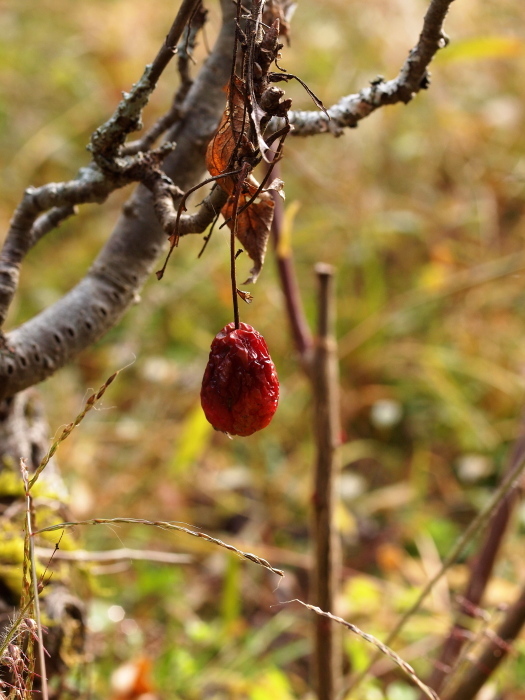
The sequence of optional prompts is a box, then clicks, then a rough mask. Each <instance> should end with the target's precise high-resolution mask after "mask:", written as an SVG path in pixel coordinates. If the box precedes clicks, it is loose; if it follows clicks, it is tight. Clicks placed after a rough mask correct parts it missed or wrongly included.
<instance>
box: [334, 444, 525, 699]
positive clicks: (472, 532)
mask: <svg viewBox="0 0 525 700" xmlns="http://www.w3.org/2000/svg"><path fill="white" fill-rule="evenodd" d="M524 472H525V458H522V459H521V460H520V461H519V462H517V463H516V464H515V465H514V468H513V469H511V470H509V472H508V473H507V474H506V476H505V478H504V479H503V481H502V482H501V484H500V485H499V486H498V488H497V489H496V491H495V492H494V494H493V496H492V498H491V499H490V500H489V501H488V502H487V503H486V505H485V507H484V508H482V510H480V512H479V513H478V515H477V516H476V517H475V518H474V520H472V521H471V523H470V525H469V526H468V527H467V529H466V530H465V532H464V533H463V534H462V535H461V537H460V538H459V539H458V540H457V542H456V544H455V545H454V547H453V548H452V549H451V551H450V552H449V553H448V555H447V556H446V557H445V559H444V560H443V564H442V566H441V568H440V569H439V571H437V572H436V574H435V575H434V576H433V577H432V578H431V579H429V581H427V583H426V585H425V586H424V587H423V589H422V591H421V592H420V594H419V596H418V597H417V599H416V601H415V602H414V603H413V604H412V605H411V606H410V608H409V609H408V610H407V611H406V612H405V613H404V615H403V616H402V617H401V619H400V620H399V621H398V623H397V625H396V626H395V627H394V629H393V630H392V632H391V633H390V634H389V635H388V637H387V639H386V641H385V644H392V642H393V641H394V639H396V638H397V636H398V634H399V633H400V632H401V630H402V629H403V628H404V627H405V625H406V623H407V622H408V621H409V620H410V618H411V617H412V616H413V615H414V614H415V613H416V612H417V611H418V610H419V608H420V607H421V605H422V603H423V601H424V600H425V598H426V597H427V596H428V594H429V593H430V592H431V591H432V589H433V588H434V586H435V585H436V583H437V582H438V581H439V580H440V579H441V578H442V577H443V576H444V575H445V574H446V572H447V571H448V569H449V568H450V567H451V566H452V564H454V563H455V562H456V561H457V559H458V557H459V556H460V555H461V554H462V552H463V551H464V550H465V549H466V547H467V546H468V545H469V544H470V543H471V542H472V540H473V539H474V538H475V537H476V536H478V535H480V534H481V533H482V532H483V531H484V530H485V528H486V527H487V525H488V524H489V522H490V520H491V518H492V517H493V515H494V514H495V513H496V511H497V510H498V508H499V507H500V505H501V503H502V502H503V501H504V500H505V499H506V498H507V496H508V494H509V493H510V492H511V491H512V490H513V488H514V484H515V483H516V482H518V481H519V479H520V478H521V476H522V475H523V473H524ZM378 658H379V653H378V654H376V655H375V656H374V657H373V658H372V660H371V661H370V663H369V664H368V666H367V667H366V668H365V669H364V670H363V671H362V672H361V673H359V674H358V675H357V676H356V677H355V678H354V679H353V680H352V681H351V682H350V684H349V686H348V689H349V690H351V689H352V688H355V687H356V686H357V685H358V684H359V683H360V682H361V681H362V680H363V678H364V677H365V676H366V675H367V673H368V672H369V670H370V668H371V667H372V666H373V665H374V664H375V662H376V661H377V660H378Z"/></svg>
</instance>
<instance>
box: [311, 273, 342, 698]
mask: <svg viewBox="0 0 525 700" xmlns="http://www.w3.org/2000/svg"><path fill="white" fill-rule="evenodd" d="M315 272H316V274H317V279H318V282H319V294H318V314H319V316H318V328H317V337H316V339H315V343H314V354H313V361H312V375H311V379H312V391H313V395H314V406H315V411H314V435H315V443H316V449H317V456H316V462H315V474H314V481H315V483H314V493H313V498H312V503H313V540H314V542H313V546H314V557H315V565H314V567H313V571H312V575H311V581H312V598H313V600H314V601H315V603H316V604H317V605H318V606H319V608H322V609H325V610H334V609H335V605H336V597H337V593H338V591H339V588H340V579H341V551H340V544H339V539H338V535H337V531H336V528H335V523H334V511H335V500H336V495H335V489H334V486H335V477H336V470H337V457H336V449H337V445H338V444H339V435H340V432H341V431H340V426H339V384H338V368H337V351H336V344H335V339H334V325H335V320H334V317H335V300H334V292H333V273H334V271H333V268H332V267H331V266H330V265H325V264H322V263H319V264H318V265H316V267H315ZM313 667H314V668H313V675H314V685H315V688H316V692H317V697H318V698H319V700H332V699H333V698H335V697H336V695H337V693H338V690H339V685H340V684H341V673H342V655H341V638H340V635H339V634H338V632H337V628H335V627H334V626H333V625H331V624H330V623H327V621H326V618H324V617H322V616H320V617H316V618H315V644H314V664H313Z"/></svg>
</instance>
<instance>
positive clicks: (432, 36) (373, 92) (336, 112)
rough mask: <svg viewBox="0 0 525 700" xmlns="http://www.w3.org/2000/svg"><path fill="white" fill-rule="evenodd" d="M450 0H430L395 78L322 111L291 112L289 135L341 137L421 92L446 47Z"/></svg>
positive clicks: (376, 82)
mask: <svg viewBox="0 0 525 700" xmlns="http://www.w3.org/2000/svg"><path fill="white" fill-rule="evenodd" d="M452 2H453V0H432V1H431V3H430V6H429V8H428V10H427V13H426V15H425V18H424V20H423V29H422V31H421V34H420V35H419V40H418V42H417V44H416V46H415V47H414V48H413V49H411V51H410V52H409V54H408V57H407V59H406V61H405V63H404V65H403V67H402V68H401V70H400V72H399V75H398V76H397V78H395V79H394V80H388V81H384V80H383V79H382V78H378V79H377V80H373V81H372V83H371V85H370V87H367V88H365V89H364V90H361V92H360V93H359V94H354V95H347V96H346V97H343V98H342V99H340V100H339V102H338V103H337V104H335V105H333V106H332V107H330V108H329V109H328V110H327V113H328V115H329V117H330V118H328V116H327V115H326V114H325V113H324V112H312V111H291V112H289V115H288V117H289V120H290V124H293V127H294V128H293V129H292V132H291V133H292V135H294V136H313V135H315V134H321V133H326V132H329V133H331V134H333V135H334V136H340V135H341V134H342V133H343V129H345V128H347V127H350V128H353V127H356V126H357V124H358V122H359V121H360V120H361V119H364V118H365V117H368V115H369V114H371V113H372V112H374V111H375V110H376V109H379V107H384V106H385V105H393V104H396V103H398V102H403V103H405V104H407V103H408V102H410V100H411V99H412V98H413V97H414V96H415V95H416V94H417V93H418V92H419V91H420V90H425V89H426V88H428V87H429V85H430V73H429V71H428V66H429V64H430V62H431V61H432V59H433V58H434V56H435V55H436V53H437V52H438V51H439V49H441V48H443V47H445V46H446V45H447V43H448V38H447V36H446V34H445V33H444V31H443V22H444V21H445V17H446V15H447V12H448V9H449V7H450V5H451V4H452Z"/></svg>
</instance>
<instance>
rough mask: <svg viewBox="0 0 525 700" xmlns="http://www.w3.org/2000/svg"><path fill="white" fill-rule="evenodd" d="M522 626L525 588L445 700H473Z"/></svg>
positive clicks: (524, 612) (524, 609) (524, 616)
mask: <svg viewBox="0 0 525 700" xmlns="http://www.w3.org/2000/svg"><path fill="white" fill-rule="evenodd" d="M524 624H525V588H523V589H522V591H521V593H520V595H519V597H518V599H517V600H516V602H515V603H514V604H513V605H512V606H511V607H510V608H509V609H508V610H507V613H506V614H505V618H504V620H503V622H502V623H501V625H500V626H499V627H498V629H497V630H496V633H495V634H494V635H493V636H491V638H489V640H488V641H487V643H486V644H485V646H484V648H483V651H482V652H481V654H480V656H479V657H478V658H477V659H476V660H475V661H474V663H473V664H472V666H471V667H470V668H469V669H468V671H467V672H466V673H464V674H462V677H461V680H460V682H459V684H458V685H457V686H456V687H455V688H454V689H453V690H452V692H451V693H450V694H447V695H445V696H443V697H444V700H472V699H473V698H474V697H476V695H477V693H478V691H479V690H481V688H482V687H483V686H484V685H485V683H486V682H487V680H488V679H489V678H490V676H491V675H492V674H493V673H494V671H495V670H496V669H497V668H498V666H499V665H500V664H501V662H502V661H504V659H505V658H506V657H507V655H508V654H509V652H510V651H511V649H512V642H514V640H515V639H516V638H517V636H518V634H519V633H520V631H521V629H522V627H523V625H524Z"/></svg>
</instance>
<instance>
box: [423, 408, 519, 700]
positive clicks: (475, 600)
mask: <svg viewBox="0 0 525 700" xmlns="http://www.w3.org/2000/svg"><path fill="white" fill-rule="evenodd" d="M524 456H525V414H524V416H523V417H522V421H521V427H520V434H519V435H518V437H517V439H516V441H515V443H514V446H513V449H512V452H511V455H510V459H509V461H508V465H507V468H506V470H505V474H508V473H510V472H512V471H513V470H514V469H515V468H516V466H517V465H518V464H519V463H521V462H522V461H523V458H524ZM520 489H521V486H520V484H519V483H517V484H515V485H514V487H513V489H512V490H511V491H509V493H508V494H507V496H506V498H505V499H504V500H503V501H502V502H501V505H500V506H499V508H498V510H497V511H496V513H495V514H494V517H493V518H492V521H491V524H490V529H489V530H488V531H487V535H486V538H485V540H484V542H483V544H482V546H481V548H480V551H479V554H478V555H477V557H475V559H474V560H473V562H472V563H471V567H470V577H469V581H468V583H467V588H466V591H465V593H464V596H463V600H462V602H461V604H460V607H459V612H458V616H457V618H456V620H455V621H454V624H453V626H452V628H451V630H450V632H449V635H448V637H447V639H446V641H445V643H444V644H443V648H442V650H441V654H440V656H439V660H438V661H437V663H436V665H435V668H434V671H433V672H432V675H431V677H430V679H429V681H428V685H429V686H430V687H431V688H433V689H434V690H435V691H436V692H437V693H439V692H440V691H441V689H442V687H443V685H444V683H445V681H446V680H447V678H448V677H449V675H450V673H451V671H452V670H453V668H454V666H455V664H456V662H457V660H458V658H459V655H460V653H461V650H462V648H463V646H464V644H465V642H466V641H467V639H468V638H469V634H468V623H467V622H466V621H467V620H468V618H472V617H473V616H474V614H475V610H476V608H478V607H479V606H480V604H481V602H482V598H483V594H484V593H485V589H486V587H487V584H488V582H489V581H490V579H491V576H492V572H493V569H494V564H495V562H496V558H497V555H498V553H499V551H500V549H501V545H502V542H503V539H504V536H505V533H506V531H507V527H508V524H509V521H510V516H511V514H512V511H513V509H514V506H515V504H516V502H517V499H518V495H519V491H520Z"/></svg>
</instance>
